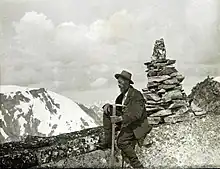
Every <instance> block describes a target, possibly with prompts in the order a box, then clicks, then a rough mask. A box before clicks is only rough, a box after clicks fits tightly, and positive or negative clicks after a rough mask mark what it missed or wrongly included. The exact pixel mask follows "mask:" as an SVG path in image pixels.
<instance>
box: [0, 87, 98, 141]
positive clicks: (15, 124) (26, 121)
mask: <svg viewBox="0 0 220 169" xmlns="http://www.w3.org/2000/svg"><path fill="white" fill-rule="evenodd" d="M0 89H1V92H0V100H1V102H0V106H1V107H0V142H1V143H3V142H8V141H19V140H20V139H21V138H22V137H25V136H26V135H33V136H42V137H43V136H54V135H58V134H62V133H69V132H73V131H78V130H82V129H86V128H89V127H95V126H97V125H98V124H97V123H96V122H95V121H94V119H93V118H92V117H90V116H89V115H88V114H87V113H86V112H85V111H84V110H83V109H82V108H80V107H79V105H77V104H76V103H75V102H73V101H72V100H70V99H68V98H66V97H64V96H61V95H58V94H56V93H54V92H51V91H48V90H46V89H44V88H40V89H39V88H37V89H28V88H24V87H19V86H1V87H0Z"/></svg>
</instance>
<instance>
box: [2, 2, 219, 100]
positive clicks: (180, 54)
mask: <svg viewBox="0 0 220 169" xmlns="http://www.w3.org/2000/svg"><path fill="white" fill-rule="evenodd" d="M161 37H162V38H164V40H165V45H166V49H167V58H170V59H176V60H177V62H176V65H175V66H176V68H177V69H178V71H179V72H180V73H181V74H183V75H184V76H185V77H186V78H185V81H184V82H183V83H184V84H183V85H184V86H185V88H186V90H188V91H189V88H191V87H192V86H193V85H195V84H196V82H198V81H199V80H202V79H203V78H205V77H206V76H207V75H210V76H219V75H220V47H219V46H220V1H219V0H184V1H179V0H137V1H134V0H62V1H61V0H0V59H1V65H0V66H1V69H0V70H1V72H0V75H1V76H0V80H1V81H0V82H1V84H4V85H7V84H10V85H20V86H29V87H45V88H47V89H49V90H52V91H54V92H57V93H60V94H64V95H65V96H68V97H70V98H72V99H75V100H80V101H82V102H84V101H86V102H90V101H91V100H94V95H96V96H97V97H95V98H96V100H97V99H101V98H103V99H104V96H105V99H107V98H109V97H110V96H111V98H112V97H113V95H115V94H114V93H113V91H115V90H116V89H115V88H116V87H117V84H116V80H115V79H114V74H115V73H120V72H121V71H122V70H123V69H125V70H129V71H130V72H131V73H132V74H133V76H132V79H133V80H134V82H135V85H136V86H137V87H138V89H141V88H144V87H145V86H146V83H147V77H146V73H145V70H146V67H145V66H144V62H146V61H150V59H151V55H152V48H153V44H154V42H155V40H156V39H160V38H161Z"/></svg>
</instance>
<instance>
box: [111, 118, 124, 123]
mask: <svg viewBox="0 0 220 169" xmlns="http://www.w3.org/2000/svg"><path fill="white" fill-rule="evenodd" d="M110 118H111V122H112V123H118V122H120V121H122V120H123V119H122V116H110Z"/></svg>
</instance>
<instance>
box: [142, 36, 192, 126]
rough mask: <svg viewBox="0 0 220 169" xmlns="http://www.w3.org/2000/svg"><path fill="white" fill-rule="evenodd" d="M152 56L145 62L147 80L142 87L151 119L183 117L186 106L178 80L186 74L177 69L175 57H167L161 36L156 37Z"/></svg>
mask: <svg viewBox="0 0 220 169" xmlns="http://www.w3.org/2000/svg"><path fill="white" fill-rule="evenodd" d="M151 59H152V60H151V61H150V62H146V63H145V65H146V66H147V70H146V72H147V77H148V84H147V87H146V88H144V89H142V91H143V95H144V97H145V99H146V110H147V112H148V114H149V121H150V123H151V124H159V123H164V122H167V123H169V122H171V123H175V122H178V121H183V120H184V118H185V117H186V112H188V110H189V104H188V102H187V96H186V94H185V92H184V90H183V88H182V84H181V83H182V82H183V80H184V78H185V77H184V76H183V75H181V74H180V73H178V71H177V70H176V68H175V66H174V64H175V63H176V60H172V59H167V58H166V49H165V44H164V40H163V39H160V40H156V42H155V45H154V50H153V55H152V58H151Z"/></svg>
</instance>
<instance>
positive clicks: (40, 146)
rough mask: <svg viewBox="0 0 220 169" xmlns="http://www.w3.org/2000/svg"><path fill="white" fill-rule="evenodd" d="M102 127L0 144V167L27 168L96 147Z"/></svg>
mask: <svg viewBox="0 0 220 169" xmlns="http://www.w3.org/2000/svg"><path fill="white" fill-rule="evenodd" d="M102 133H103V128H102V127H96V128H90V129H85V130H81V131H76V132H72V133H66V134H61V135H58V136H53V137H38V136H28V137H26V138H24V139H23V141H20V142H10V143H4V144H0V152H1V153H0V167H1V168H28V167H33V166H39V165H43V164H46V163H50V162H55V161H59V160H61V159H64V158H68V157H70V156H78V155H82V154H85V153H89V152H91V151H95V150H96V145H97V144H98V141H99V140H100V137H102Z"/></svg>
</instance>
